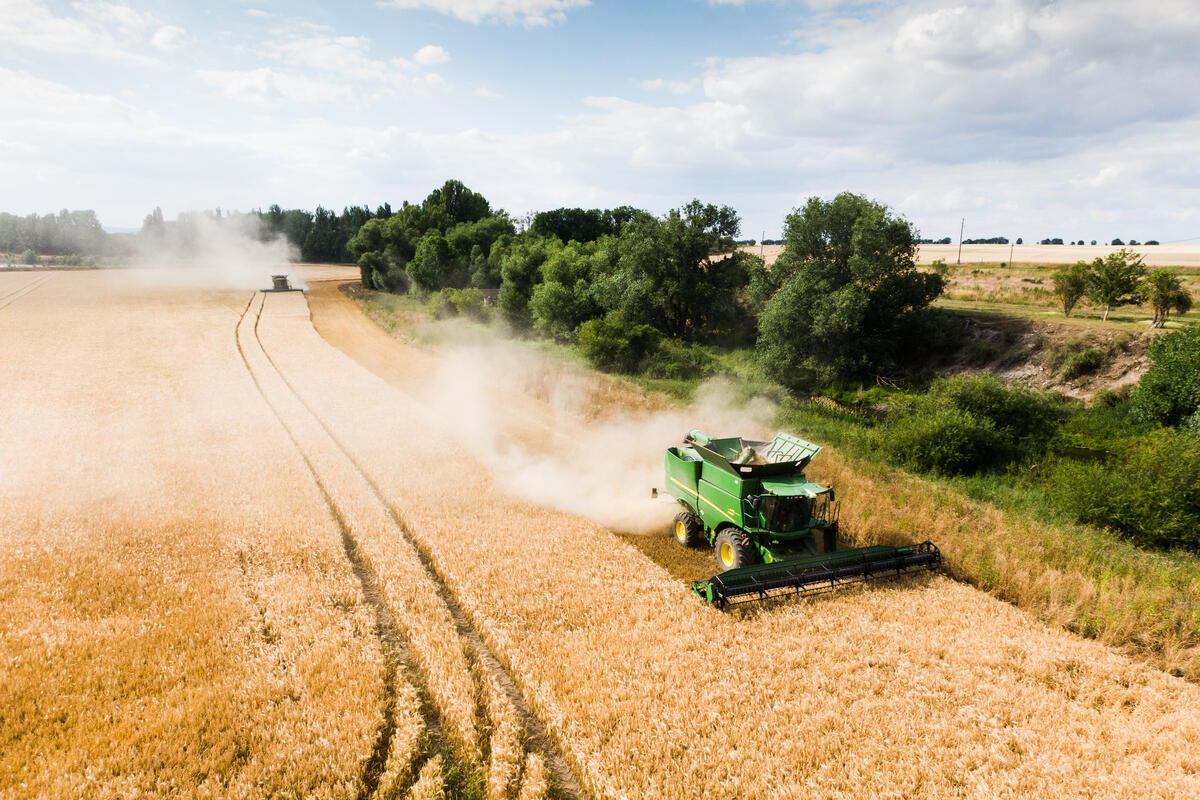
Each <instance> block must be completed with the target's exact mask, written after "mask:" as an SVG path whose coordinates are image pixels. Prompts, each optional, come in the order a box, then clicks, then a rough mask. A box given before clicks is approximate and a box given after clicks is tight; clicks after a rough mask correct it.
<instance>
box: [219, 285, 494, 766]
mask: <svg viewBox="0 0 1200 800" xmlns="http://www.w3.org/2000/svg"><path fill="white" fill-rule="evenodd" d="M271 300H272V303H271V305H270V306H269V307H267V306H263V305H262V299H260V301H259V304H258V305H257V306H256V307H255V308H254V309H252V311H253V312H254V313H252V314H248V315H247V317H246V318H245V319H244V320H243V323H242V324H241V325H239V327H238V337H239V341H240V342H241V343H242V349H243V351H244V352H245V353H246V354H247V359H248V360H249V362H250V366H251V369H252V370H253V372H254V374H255V376H256V377H257V378H258V380H259V385H260V386H261V387H262V389H263V391H264V393H265V394H266V396H267V397H268V399H269V400H270V402H271V404H272V406H274V407H275V409H276V410H277V411H278V412H279V414H280V416H281V417H282V418H283V420H284V423H285V424H286V426H287V428H288V430H289V432H290V433H291V435H292V436H293V437H295V440H296V442H297V444H298V446H299V447H300V449H301V450H302V451H303V452H304V454H305V456H306V458H307V459H308V461H309V463H310V464H311V465H312V468H313V470H314V471H315V472H316V474H317V475H319V476H320V480H321V483H322V486H323V488H324V490H325V491H326V492H327V493H328V495H329V498H330V502H331V503H332V504H333V507H334V508H335V509H336V513H337V514H338V517H339V519H340V521H341V523H342V524H343V525H344V526H345V527H346V530H347V533H348V535H349V536H351V537H352V538H353V540H354V541H355V543H356V547H357V550H358V551H359V552H360V553H361V556H362V557H363V558H364V563H365V564H366V565H367V566H368V568H369V569H370V570H371V571H372V572H373V573H374V575H375V577H376V579H377V581H378V585H379V589H380V591H381V593H382V601H383V602H384V603H386V605H387V606H388V608H389V611H390V612H391V613H392V615H393V616H394V619H395V623H396V625H397V626H398V627H399V628H400V630H402V631H403V632H404V634H405V636H406V638H407V639H408V641H409V642H410V643H411V647H412V650H413V652H414V654H415V656H416V660H417V662H418V664H419V666H420V668H421V671H422V673H423V674H424V677H425V679H426V682H427V686H428V689H429V692H430V694H431V695H432V696H433V699H434V702H435V703H436V705H437V706H438V708H439V710H440V711H441V713H442V715H443V716H444V718H445V719H446V721H447V722H448V723H449V731H448V733H450V734H451V735H452V736H453V737H454V739H455V741H456V743H457V745H458V746H459V747H460V748H461V749H462V750H463V751H464V753H465V754H466V755H467V757H468V758H470V759H472V760H474V761H476V762H479V761H480V759H481V750H480V743H479V736H478V729H477V724H476V718H475V684H474V682H473V681H472V679H471V674H470V668H469V666H468V664H467V659H466V655H465V653H464V651H463V645H462V641H461V640H460V638H459V635H458V631H457V629H456V628H455V624H454V620H453V619H452V618H451V616H450V612H449V610H448V609H447V608H446V606H445V604H444V603H443V602H442V600H441V598H440V596H439V595H438V589H437V586H436V585H435V584H434V583H433V582H432V581H431V580H430V578H429V577H428V575H427V574H426V572H425V570H424V568H423V567H422V566H421V563H420V560H419V559H418V556H417V553H416V551H415V550H414V549H413V548H412V546H411V545H410V544H409V543H408V541H407V540H406V539H405V536H404V533H403V531H402V530H400V528H399V527H398V526H397V524H396V522H395V520H393V519H392V518H391V517H390V516H389V514H388V509H387V507H386V506H385V505H383V504H382V503H381V502H380V500H379V498H378V497H377V496H376V495H375V494H374V492H373V490H372V488H371V486H370V485H369V484H368V483H367V482H366V481H365V480H364V478H363V476H362V475H361V474H359V473H358V471H357V470H356V469H355V467H354V464H353V463H352V462H351V461H349V460H348V459H347V457H346V455H345V454H344V453H342V452H341V451H340V450H339V449H338V446H337V444H336V442H334V440H332V439H331V438H330V437H329V435H328V433H326V431H325V430H324V429H323V427H322V425H321V421H320V420H318V419H317V418H315V417H313V416H312V414H311V413H310V412H309V411H308V409H307V408H305V406H304V404H303V402H302V401H301V399H300V398H299V397H298V396H296V395H295V394H294V393H293V392H292V389H291V387H289V386H288V385H287V382H286V381H285V380H284V379H283V378H282V377H281V375H280V374H279V373H278V372H277V371H276V369H275V367H274V366H273V365H272V364H271V361H270V359H269V358H268V353H280V352H283V353H286V352H287V341H286V339H283V340H276V341H272V340H271V336H272V331H270V330H263V331H262V332H261V336H262V338H263V340H264V343H265V344H266V346H267V348H268V349H267V350H266V351H264V350H263V349H262V348H261V347H260V346H259V344H258V338H259V336H258V334H257V332H256V329H257V328H258V325H257V319H258V313H259V312H258V309H259V308H267V309H268V310H270V309H278V310H279V315H280V316H279V318H280V319H284V320H286V319H294V318H295V315H296V314H297V309H299V310H303V309H304V305H303V299H302V298H301V297H300V296H299V295H291V296H290V297H289V296H283V297H273V298H271ZM289 301H290V302H289ZM289 315H291V316H289ZM310 330H311V328H310ZM271 357H272V358H274V357H276V356H271Z"/></svg>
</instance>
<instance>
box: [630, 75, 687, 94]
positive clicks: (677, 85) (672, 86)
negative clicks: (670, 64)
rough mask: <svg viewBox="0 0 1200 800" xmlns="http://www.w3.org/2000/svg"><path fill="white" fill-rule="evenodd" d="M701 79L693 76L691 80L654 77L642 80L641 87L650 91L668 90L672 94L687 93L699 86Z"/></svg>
mask: <svg viewBox="0 0 1200 800" xmlns="http://www.w3.org/2000/svg"><path fill="white" fill-rule="evenodd" d="M699 83H700V81H699V80H698V79H695V78H693V79H692V80H690V81H671V80H666V79H665V78H653V79H651V80H647V81H642V82H641V84H640V85H641V87H642V88H643V89H649V90H650V91H659V90H662V89H665V90H667V91H668V92H670V93H671V94H687V93H688V92H690V91H692V90H693V89H695V88H696V86H698V85H699Z"/></svg>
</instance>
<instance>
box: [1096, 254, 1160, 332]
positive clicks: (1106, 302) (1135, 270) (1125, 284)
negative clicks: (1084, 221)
mask: <svg viewBox="0 0 1200 800" xmlns="http://www.w3.org/2000/svg"><path fill="white" fill-rule="evenodd" d="M1145 275H1146V266H1145V264H1144V263H1143V260H1142V256H1140V255H1138V254H1137V253H1135V252H1133V251H1132V250H1130V249H1129V248H1126V247H1122V248H1121V249H1120V250H1117V251H1116V252H1113V253H1109V254H1108V255H1107V256H1105V257H1104V258H1097V259H1096V260H1095V261H1093V262H1092V266H1091V268H1090V269H1089V270H1088V278H1087V286H1088V288H1087V296H1088V299H1090V300H1091V301H1092V302H1093V303H1095V304H1096V305H1098V306H1104V319H1105V320H1107V319H1108V312H1109V311H1110V310H1111V309H1113V308H1116V307H1118V306H1124V305H1128V304H1130V303H1134V302H1136V301H1137V291H1138V286H1139V285H1140V284H1141V281H1142V278H1143V277H1145Z"/></svg>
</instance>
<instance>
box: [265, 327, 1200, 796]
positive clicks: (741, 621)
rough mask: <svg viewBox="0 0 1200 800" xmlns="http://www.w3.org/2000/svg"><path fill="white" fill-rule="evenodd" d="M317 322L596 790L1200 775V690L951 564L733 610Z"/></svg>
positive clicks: (1045, 791) (397, 481) (470, 595)
mask: <svg viewBox="0 0 1200 800" xmlns="http://www.w3.org/2000/svg"><path fill="white" fill-rule="evenodd" d="M310 335H311V334H309V333H307V332H306V331H304V330H303V329H302V328H301V326H292V327H290V328H289V329H288V337H287V341H288V342H289V347H291V348H293V349H294V358H293V359H291V360H290V363H291V365H292V368H293V369H296V370H301V369H302V367H301V364H307V365H308V367H307V370H308V371H307V375H308V377H307V379H306V384H305V389H306V392H308V393H309V397H310V402H312V403H313V405H314V406H315V407H317V409H318V412H319V413H320V414H321V415H322V417H323V418H325V419H327V420H329V421H330V424H331V425H333V426H334V427H335V429H336V430H337V432H338V435H339V438H341V439H343V441H345V442H347V444H348V446H349V447H350V448H351V449H352V450H353V452H354V453H355V454H356V457H358V458H359V459H360V461H361V462H362V463H363V464H365V465H366V467H367V469H368V470H369V471H370V472H371V474H372V475H373V476H374V478H375V480H376V481H377V482H379V483H380V484H381V485H382V486H383V487H384V489H385V490H386V491H387V493H388V495H389V496H390V497H392V498H394V502H395V504H396V505H397V506H398V507H399V509H400V512H401V514H402V515H403V516H404V518H405V520H406V521H407V523H408V526H409V528H410V529H411V530H412V531H413V533H414V534H415V535H416V536H417V537H418V538H419V539H420V541H421V543H422V545H423V546H424V547H427V548H428V550H429V552H430V553H431V555H432V558H433V561H434V564H435V565H436V567H437V569H438V570H439V571H440V572H441V574H442V575H443V576H444V578H445V579H446V581H447V582H448V584H449V585H450V586H451V588H452V589H453V591H454V592H455V594H456V596H457V598H458V601H459V602H460V604H461V605H462V606H463V608H464V609H466V611H467V612H468V613H469V614H470V615H471V618H472V621H473V623H474V624H475V625H476V627H477V628H478V629H479V630H480V631H481V633H483V635H484V636H485V638H486V639H487V641H488V644H489V646H490V647H491V648H492V650H493V651H494V652H495V653H496V654H497V655H498V656H499V657H500V658H501V659H503V660H504V661H505V662H506V666H507V667H508V669H509V672H510V673H511V674H512V675H513V676H514V677H515V678H516V679H517V681H518V682H519V683H520V685H521V687H522V689H523V692H524V694H525V696H526V698H527V699H528V700H529V701H530V702H531V703H532V705H533V706H534V708H535V709H536V711H537V712H538V715H539V716H540V717H541V718H542V719H543V720H544V721H545V722H546V723H547V725H548V727H549V728H550V730H551V731H552V732H553V734H554V735H555V736H556V738H557V740H558V741H559V743H560V744H561V745H562V747H563V748H564V750H565V751H566V754H567V755H568V757H569V758H570V759H571V761H572V764H573V766H574V768H575V769H576V771H577V772H578V774H579V775H580V776H581V778H582V779H583V780H584V782H585V783H586V785H587V786H588V788H589V789H590V790H591V791H592V792H593V793H594V794H595V795H597V796H613V797H620V796H637V797H687V796H704V795H706V794H707V795H709V796H738V797H802V796H803V797H810V796H839V795H844V796H855V797H857V796H871V795H895V796H913V797H943V796H980V795H986V796H999V797H1018V796H1029V795H1031V794H1035V793H1036V794H1038V795H1042V796H1045V797H1058V796H1063V797H1074V796H1079V795H1091V796H1099V797H1163V796H1187V795H1194V794H1196V793H1197V792H1200V777H1198V771H1197V766H1198V764H1197V761H1196V756H1195V754H1194V746H1193V744H1192V743H1193V742H1194V741H1195V739H1196V737H1197V736H1200V719H1198V718H1197V714H1196V712H1195V711H1194V709H1196V708H1198V707H1200V687H1196V686H1193V685H1190V684H1187V683H1185V682H1183V681H1180V680H1178V679H1174V678H1171V677H1169V676H1167V675H1164V674H1163V673H1161V672H1158V671H1155V670H1152V669H1149V668H1147V667H1145V666H1142V665H1139V664H1135V663H1132V662H1130V661H1129V660H1128V659H1126V658H1124V657H1123V656H1121V655H1119V654H1117V653H1114V652H1113V651H1112V650H1110V649H1108V648H1106V647H1104V646H1102V645H1100V644H1098V643H1095V642H1087V641H1081V640H1079V639H1077V638H1075V637H1073V636H1071V635H1069V634H1065V633H1063V632H1061V631H1058V630H1051V629H1047V628H1045V627H1043V626H1042V625H1041V624H1039V623H1037V622H1036V621H1034V620H1033V619H1031V618H1030V617H1029V616H1028V615H1026V614H1025V613H1023V612H1021V611H1019V610H1018V609H1014V608H1013V607H1011V606H1008V605H1007V604H1004V603H1001V602H999V601H997V600H995V599H993V598H991V597H989V596H987V595H985V594H983V593H981V592H978V591H976V590H974V589H971V588H969V587H966V586H963V585H961V584H956V583H954V582H953V581H951V580H948V579H946V578H939V577H933V578H924V577H923V578H918V579H911V580H906V581H903V582H899V583H895V584H892V585H888V586H883V587H880V588H876V589H870V590H866V591H862V590H859V591H850V592H847V593H845V594H842V595H838V596H832V597H824V598H818V599H812V600H800V601H791V602H788V603H784V604H777V605H775V606H771V607H767V608H762V609H758V610H755V611H751V612H750V613H748V614H746V615H743V616H734V615H729V614H721V613H719V612H716V611H714V610H712V609H710V608H707V607H705V606H703V605H702V604H700V603H699V602H698V601H696V600H695V599H694V598H692V597H690V595H689V594H688V592H687V590H686V589H685V588H684V587H683V586H681V585H680V584H679V583H678V582H676V581H673V580H671V579H670V578H669V576H668V575H667V574H666V573H665V572H663V571H662V570H661V569H659V568H657V567H656V566H654V565H653V564H650V563H649V562H647V561H646V560H645V559H644V558H643V557H642V556H641V555H640V554H638V553H637V552H636V551H635V550H633V548H631V547H628V546H626V545H623V544H620V543H618V542H617V541H615V540H614V538H613V537H612V536H611V534H609V533H608V532H607V531H604V530H603V529H600V528H598V527H597V526H595V525H593V524H591V523H588V522H587V521H585V520H582V519H579V518H577V517H574V516H572V515H570V514H564V513H558V512H551V511H547V510H544V509H539V508H536V507H534V506H531V505H530V504H529V503H528V502H527V501H519V500H516V499H514V498H512V497H509V496H506V495H505V494H503V493H502V492H500V491H498V490H497V489H496V487H495V486H494V485H493V483H492V481H491V480H490V479H489V478H488V476H487V475H486V474H485V473H484V471H483V470H482V469H481V468H480V467H479V466H478V464H477V463H475V462H474V461H473V460H472V459H471V457H470V456H469V454H467V453H465V452H462V451H460V450H458V449H457V448H456V447H454V446H452V445H450V444H448V442H449V441H451V438H450V437H451V431H450V430H449V429H448V428H447V427H444V426H442V421H440V420H439V419H438V417H437V415H436V414H435V413H431V410H430V409H427V408H424V407H422V406H421V405H420V404H419V403H416V402H414V401H413V400H412V399H411V398H407V397H405V396H404V395H401V394H399V393H397V392H395V391H394V390H391V389H390V388H389V387H386V386H383V385H381V384H380V383H379V382H378V381H377V380H375V379H374V378H372V377H371V376H369V375H367V374H366V373H365V372H363V371H362V370H361V369H359V368H357V366H356V365H354V364H351V363H349V362H346V361H345V359H343V358H341V357H340V356H339V354H337V353H336V352H333V351H330V350H328V349H327V348H324V347H322V345H321V343H320V342H319V341H307V340H306V337H308V336H310ZM350 398H352V399H353V404H352V405H351V402H350ZM362 408H387V409H389V412H390V413H389V415H388V416H386V417H380V416H378V415H372V416H371V417H370V418H369V419H363V418H362V415H361V413H359V412H358V411H357V410H359V409H362ZM450 422H451V423H452V422H453V421H450ZM413 454H422V455H423V457H421V458H419V459H418V458H414V457H412V456H413ZM584 490H586V487H581V491H584ZM513 565H520V569H519V570H516V569H514V566H513ZM730 709H735V710H736V713H730ZM745 709H752V710H753V713H744V710H745ZM731 743H736V748H735V747H734V745H733V744H731Z"/></svg>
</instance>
